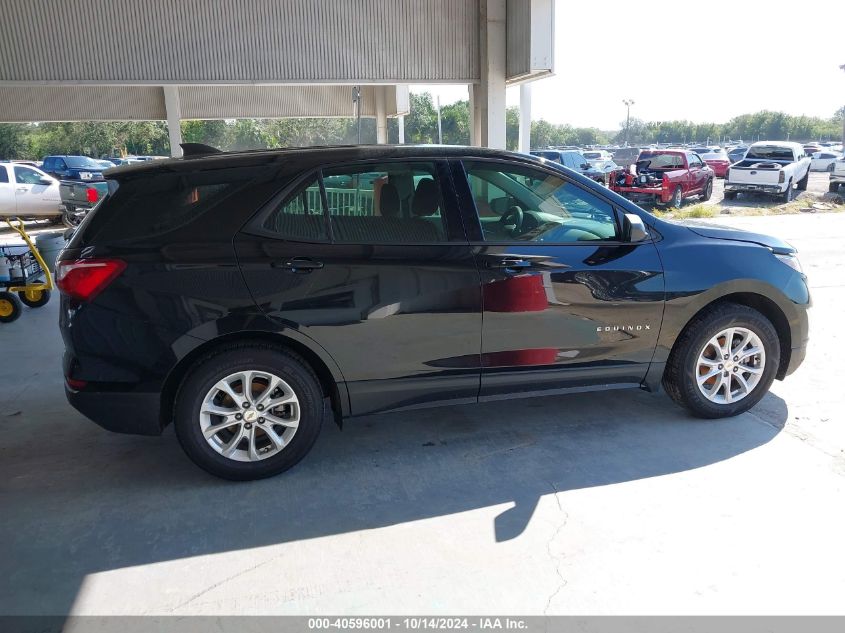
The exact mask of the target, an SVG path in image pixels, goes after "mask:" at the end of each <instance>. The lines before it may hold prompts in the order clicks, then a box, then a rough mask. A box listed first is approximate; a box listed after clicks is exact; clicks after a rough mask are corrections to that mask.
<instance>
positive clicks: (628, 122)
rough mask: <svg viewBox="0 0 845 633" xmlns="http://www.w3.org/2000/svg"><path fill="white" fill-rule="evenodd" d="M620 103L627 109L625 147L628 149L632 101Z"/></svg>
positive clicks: (623, 100) (627, 100)
mask: <svg viewBox="0 0 845 633" xmlns="http://www.w3.org/2000/svg"><path fill="white" fill-rule="evenodd" d="M622 103H624V104H625V106H626V107H627V108H628V114H627V116H626V117H625V147H628V135H629V134H630V133H631V106H632V105H634V100H633V99H622Z"/></svg>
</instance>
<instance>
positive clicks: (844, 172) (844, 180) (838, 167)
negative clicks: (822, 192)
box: [830, 158, 845, 193]
mask: <svg viewBox="0 0 845 633" xmlns="http://www.w3.org/2000/svg"><path fill="white" fill-rule="evenodd" d="M840 185H845V158H840V159H839V160H838V161H836V162H835V163H833V171H832V172H830V191H831V193H836V192H838V191H839V186H840Z"/></svg>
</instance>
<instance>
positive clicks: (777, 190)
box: [725, 182, 786, 194]
mask: <svg viewBox="0 0 845 633" xmlns="http://www.w3.org/2000/svg"><path fill="white" fill-rule="evenodd" d="M725 191H735V192H737V193H768V194H781V193H783V192H784V191H786V185H785V184H784V185H751V184H745V183H738V182H726V183H725Z"/></svg>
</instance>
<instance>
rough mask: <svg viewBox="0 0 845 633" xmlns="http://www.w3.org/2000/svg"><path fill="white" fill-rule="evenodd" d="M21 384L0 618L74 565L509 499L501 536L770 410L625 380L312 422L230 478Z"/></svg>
mask: <svg viewBox="0 0 845 633" xmlns="http://www.w3.org/2000/svg"><path fill="white" fill-rule="evenodd" d="M56 386H58V385H56ZM35 393H36V392H35V390H27V391H25V392H24V393H23V394H22V395H21V396H20V397H19V398H18V399H17V400H16V407H17V408H19V409H20V412H19V413H17V414H12V415H11V416H9V415H6V416H5V417H3V416H0V426H2V430H4V431H5V432H4V435H3V436H4V440H3V444H2V446H0V491H1V492H0V498H2V508H3V511H2V518H0V543H2V545H0V549H2V556H0V575H2V581H0V613H4V614H55V615H63V614H66V613H68V611H69V610H70V609H71V607H72V605H73V602H74V599H75V597H76V594H77V591H78V590H79V588H80V585H81V583H82V582H83V580H84V578H85V576H86V575H88V574H91V573H96V572H101V571H106V570H112V569H119V568H123V567H128V566H136V565H146V564H150V563H155V562H161V561H170V560H176V559H181V558H186V557H192V556H199V555H205V554H213V553H218V552H226V551H232V550H241V549H248V548H254V547H261V546H267V545H274V544H278V543H285V542H293V541H300V540H303V539H313V538H317V537H321V536H326V535H331V534H339V533H347V532H353V531H358V530H367V529H373V528H378V527H384V526H390V525H395V524H400V523H404V522H408V521H417V520H421V519H426V518H430V517H437V516H443V515H448V514H452V513H458V512H465V511H469V510H473V509H478V508H483V507H487V506H493V505H499V504H505V503H510V504H512V505H513V507H512V508H511V509H509V510H505V511H504V512H502V513H501V514H500V516H499V517H497V518H496V520H495V539H496V541H498V542H501V541H506V540H509V539H513V538H515V537H517V536H519V535H520V534H521V533H522V532H523V531H524V530H525V528H526V526H527V525H528V523H529V522H530V520H531V517H532V514H533V512H534V510H535V508H536V506H537V503H538V501H539V500H540V498H541V497H543V496H544V495H549V494H554V493H555V492H561V491H567V490H573V489H579V488H586V487H592V486H602V485H606V484H613V483H619V482H626V481H632V480H637V479H642V478H647V477H654V476H658V475H666V474H671V473H677V472H681V471H686V470H689V469H694V468H701V467H704V466H707V465H708V464H713V463H715V462H719V461H721V460H725V459H729V458H731V457H733V456H735V455H738V454H740V453H743V452H745V451H748V450H751V449H753V448H755V447H758V446H760V445H762V444H765V443H766V442H768V441H769V440H771V439H772V438H773V437H774V436H775V435H777V433H778V432H779V429H780V428H782V426H783V423H784V422H785V420H786V418H787V407H786V404H785V403H784V402H783V401H782V400H781V399H779V398H777V397H776V396H775V395H773V394H769V395H767V396H766V398H765V400H764V402H763V403H761V404H760V405H758V407H757V408H755V410H754V412H751V413H747V414H744V415H742V416H740V417H737V418H733V419H727V420H710V421H705V420H698V419H694V418H691V417H689V416H687V415H686V414H685V413H684V412H683V411H682V410H680V409H679V408H678V407H676V406H675V405H674V404H672V403H671V402H670V401H669V399H668V398H666V397H665V396H662V395H661V396H655V395H650V394H646V393H643V392H637V391H634V392H632V391H628V392H622V391H613V392H605V393H593V394H581V395H571V396H557V397H546V398H536V399H532V400H511V401H506V402H497V403H493V404H483V405H477V406H462V407H453V408H449V409H428V410H420V411H415V412H411V413H401V414H389V415H382V416H370V417H366V418H360V419H358V420H352V421H349V422H347V424H346V425H345V427H344V430H343V431H341V430H339V429H338V428H337V427H336V426H335V425H334V424H332V423H331V422H327V423H326V424H325V425H324V428H323V433H322V435H321V437H320V439H319V440H318V442H317V445H316V446H315V448H314V450H313V451H312V452H311V454H310V455H309V456H308V457H307V458H306V459H305V460H304V461H303V462H302V463H300V464H299V465H298V466H297V467H295V468H294V469H292V470H290V471H288V472H287V473H285V474H283V475H281V476H279V477H275V478H272V479H266V480H263V481H257V482H247V483H232V482H226V481H222V480H218V479H215V478H213V477H211V476H209V475H206V474H205V473H203V472H202V471H200V470H198V469H197V468H196V467H195V466H194V465H193V464H192V463H191V462H189V461H188V460H187V458H186V457H185V456H184V455H183V454H182V452H181V450H180V448H179V446H178V443H177V441H176V438H175V436H174V434H173V432H172V429H168V430H167V431H166V432H165V434H164V435H163V436H162V437H160V438H144V437H134V436H121V435H115V434H111V433H108V432H106V431H102V430H100V429H99V428H97V427H95V426H94V425H93V424H91V423H90V422H88V421H87V420H85V419H84V418H83V417H82V416H80V415H79V414H77V413H76V412H75V411H73V410H72V409H70V408H69V407H68V406H67V405H66V404H64V402H63V399H62V400H61V401H60V399H59V398H53V399H52V400H51V401H50V402H49V403H47V404H43V403H42V402H41V401H39V400H37V399H36V398H35ZM27 394H31V395H29V396H28V395H27ZM36 405H37V406H36ZM758 409H759V410H761V411H763V412H764V414H763V415H760V414H759V413H756V412H757V410H758ZM13 430H14V432H10V431H13ZM478 538H487V537H486V536H483V535H479V537H478Z"/></svg>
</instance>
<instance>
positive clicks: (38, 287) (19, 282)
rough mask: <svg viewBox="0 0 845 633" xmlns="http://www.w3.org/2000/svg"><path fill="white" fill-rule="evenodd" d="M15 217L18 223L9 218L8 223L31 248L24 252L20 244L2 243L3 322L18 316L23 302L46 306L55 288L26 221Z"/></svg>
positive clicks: (0, 299) (0, 292) (0, 318)
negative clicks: (25, 227)
mask: <svg viewBox="0 0 845 633" xmlns="http://www.w3.org/2000/svg"><path fill="white" fill-rule="evenodd" d="M14 220H15V221H16V224H15V223H13V222H12V221H11V220H6V224H8V225H9V226H10V227H11V228H12V230H13V231H15V233H17V234H18V235H20V236H21V238H22V239H23V241H24V242H26V245H27V247H28V250H26V251H24V252H20V250H21V248H22V247H20V246H0V266H2V268H0V323H11V322H12V321H14V320H15V319H17V318H18V317H19V316H20V315H21V313H22V312H23V308H22V306H21V304H22V303H23V304H25V305H28V306H29V307H30V308H40V307H41V306H43V305H46V304H47V302H48V301H49V300H50V291H51V290H52V289H53V276H52V275H51V274H50V269H49V268H48V267H47V264H46V263H44V258H43V257H41V253H39V252H38V249H37V248H36V247H35V244H33V243H32V240H31V239H30V238H29V235H27V232H26V229H24V225H23V220H21V219H20V218H14Z"/></svg>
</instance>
